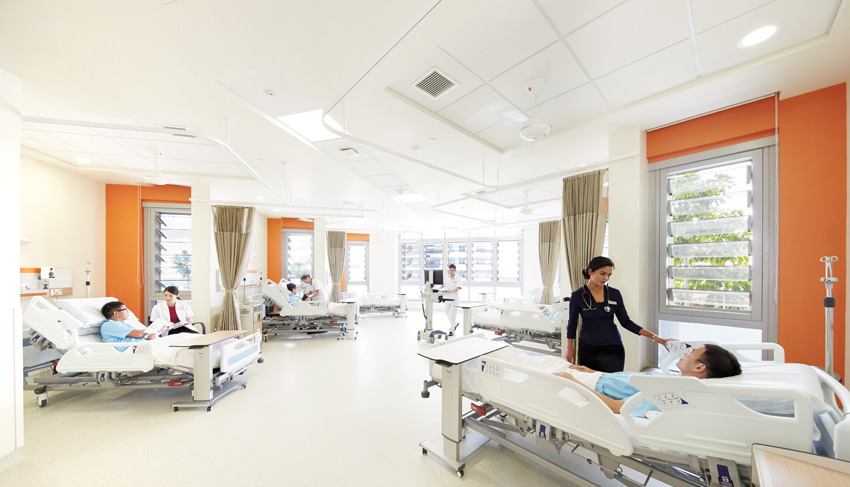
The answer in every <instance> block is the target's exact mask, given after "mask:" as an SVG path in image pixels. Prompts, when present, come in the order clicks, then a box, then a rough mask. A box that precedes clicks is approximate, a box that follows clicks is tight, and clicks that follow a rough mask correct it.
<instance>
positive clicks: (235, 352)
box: [219, 332, 263, 373]
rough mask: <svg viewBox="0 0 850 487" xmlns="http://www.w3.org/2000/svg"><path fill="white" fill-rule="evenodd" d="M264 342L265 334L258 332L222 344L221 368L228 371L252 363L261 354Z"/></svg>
mask: <svg viewBox="0 0 850 487" xmlns="http://www.w3.org/2000/svg"><path fill="white" fill-rule="evenodd" d="M262 343H263V335H262V333H260V332H257V333H253V334H251V335H248V336H247V337H244V338H240V339H237V340H233V341H232V342H228V343H226V344H224V345H222V346H221V365H220V367H219V370H221V372H224V373H228V372H231V371H233V370H237V369H240V368H243V367H246V366H247V365H249V364H251V363H252V362H254V361H255V360H256V359H257V357H259V356H260V345H261V344H262Z"/></svg>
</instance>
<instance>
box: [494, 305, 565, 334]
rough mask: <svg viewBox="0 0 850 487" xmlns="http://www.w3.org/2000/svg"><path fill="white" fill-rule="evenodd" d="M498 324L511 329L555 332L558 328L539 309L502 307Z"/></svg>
mask: <svg viewBox="0 0 850 487" xmlns="http://www.w3.org/2000/svg"><path fill="white" fill-rule="evenodd" d="M499 324H500V325H502V326H504V327H505V328H508V329H512V330H529V331H537V332H543V333H555V332H556V331H558V329H557V328H556V327H555V324H554V323H552V320H550V319H549V318H547V317H546V315H544V314H543V313H541V312H540V311H530V310H511V309H503V310H502V312H501V315H500V318H499Z"/></svg>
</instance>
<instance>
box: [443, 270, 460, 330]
mask: <svg viewBox="0 0 850 487" xmlns="http://www.w3.org/2000/svg"><path fill="white" fill-rule="evenodd" d="M456 272H457V267H455V265H454V264H449V278H448V279H446V282H445V284H443V285H442V286H441V287H440V289H445V290H447V291H448V293H446V295H445V297H444V298H443V299H446V300H448V299H450V300H451V301H445V303H446V316H447V317H448V318H449V326H450V327H452V328H451V329H452V330H454V329H455V328H457V325H458V323H457V301H458V299H459V298H458V294H457V292H458V291H460V276H458V275H457V274H456Z"/></svg>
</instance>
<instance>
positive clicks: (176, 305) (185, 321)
mask: <svg viewBox="0 0 850 487" xmlns="http://www.w3.org/2000/svg"><path fill="white" fill-rule="evenodd" d="M179 294H180V290H179V289H177V286H168V287H167V288H165V292H163V293H162V296H163V297H164V298H165V301H164V302H162V303H158V304H157V305H156V306H154V307H153V309H152V310H151V322H152V323H155V322H156V321H157V320H165V321H167V322H169V323H171V327H170V328H169V329H168V332H167V334H169V335H174V334H177V333H198V330H197V329H196V328H195V327H194V326H192V325H191V322H192V316H193V315H194V313H193V312H192V307H191V306H189V305H188V304H186V303H184V302H183V301H180V298H179V297H178V296H179Z"/></svg>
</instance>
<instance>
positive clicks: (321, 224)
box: [313, 218, 331, 293]
mask: <svg viewBox="0 0 850 487" xmlns="http://www.w3.org/2000/svg"><path fill="white" fill-rule="evenodd" d="M325 231H326V227H325V219H324V218H316V219H314V220H313V277H315V278H316V279H318V280H320V281H322V284H324V285H325V288H326V290H327V292H328V293H330V290H331V287H330V283H331V280H330V275H329V274H328V237H327V234H326V233H325Z"/></svg>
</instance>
